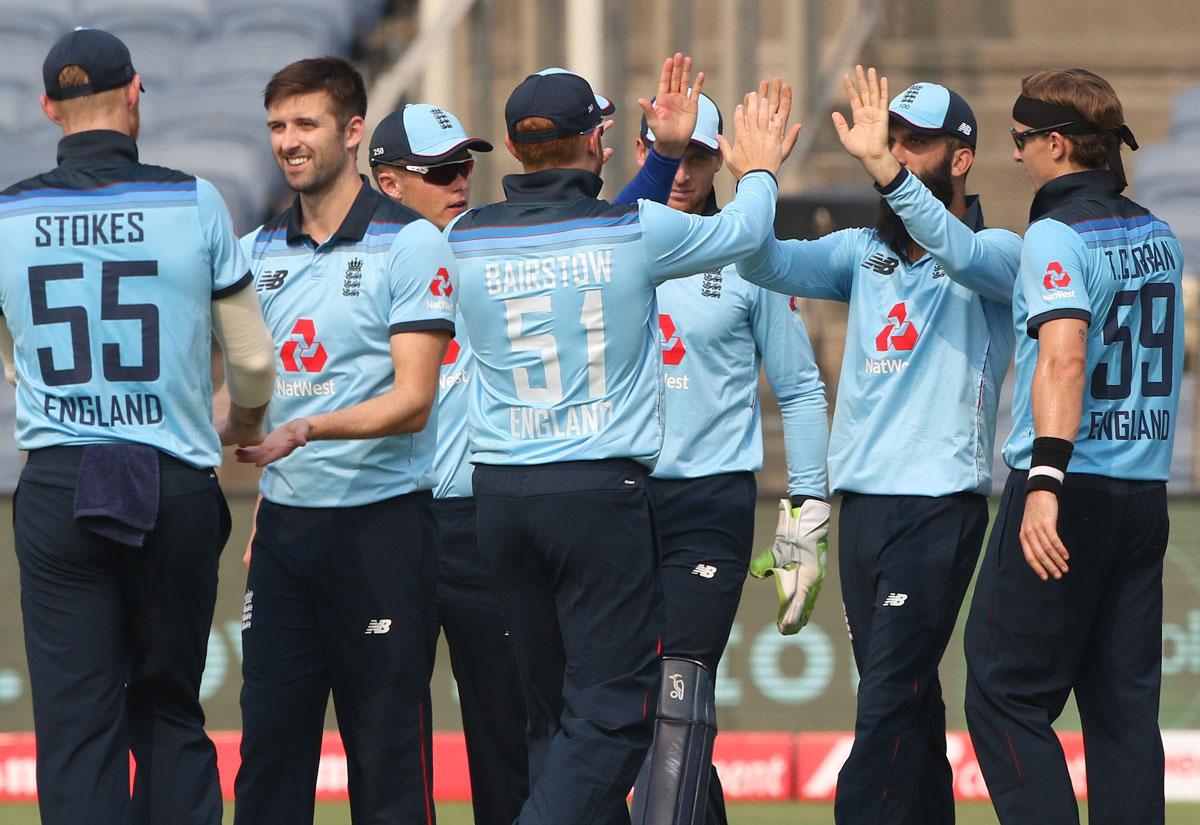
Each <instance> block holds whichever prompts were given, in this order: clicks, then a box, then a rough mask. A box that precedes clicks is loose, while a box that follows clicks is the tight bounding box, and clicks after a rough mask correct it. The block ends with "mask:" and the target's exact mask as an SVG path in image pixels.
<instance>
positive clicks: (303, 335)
mask: <svg viewBox="0 0 1200 825" xmlns="http://www.w3.org/2000/svg"><path fill="white" fill-rule="evenodd" d="M242 244H243V246H244V247H246V248H247V251H248V253H249V257H250V266H251V271H252V272H253V273H254V283H255V289H257V290H258V294H259V298H260V299H261V300H262V307H263V316H264V317H265V318H266V321H267V327H268V328H269V329H270V330H271V336H272V337H273V339H274V341H275V348H276V351H277V353H278V357H279V373H278V376H277V378H276V381H275V396H274V398H272V400H271V406H270V407H269V408H268V410H267V428H268V429H274V428H276V427H278V426H279V425H280V424H283V423H285V422H287V421H291V420H292V419H294V418H301V417H304V416H307V415H317V414H319V413H326V412H333V411H335V410H341V409H345V408H346V407H351V406H353V405H355V404H358V403H361V402H363V401H368V400H370V399H372V398H376V397H378V396H380V395H383V394H384V393H386V392H388V391H389V390H390V389H391V388H392V386H393V383H394V380H395V371H394V369H393V366H392V355H391V336H392V335H395V334H397V333H402V332H418V331H424V330H448V331H450V332H453V331H454V323H453V319H454V302H455V297H456V292H457V290H456V286H455V277H456V275H455V272H456V270H455V263H454V258H453V256H452V255H451V254H450V249H449V247H447V246H446V242H445V240H444V239H443V238H442V236H441V233H440V232H438V230H437V228H436V227H435V226H434V225H433V224H431V223H430V222H429V221H427V220H425V219H424V218H422V217H421V216H420V215H418V214H417V213H416V212H414V211H413V210H411V209H409V208H408V207H406V206H401V205H400V204H398V203H393V202H392V201H390V200H388V199H387V198H385V197H383V196H382V195H379V194H378V193H377V192H375V190H373V189H372V188H371V187H370V185H369V184H368V183H367V181H366V179H365V178H364V179H363V186H362V190H361V191H360V192H359V195H358V198H357V199H356V200H355V202H354V205H353V206H352V207H351V208H350V212H349V213H348V214H347V215H346V218H345V220H344V221H343V222H342V225H341V227H340V228H339V229H338V231H337V232H335V233H334V235H333V236H332V237H331V238H330V239H329V240H327V241H326V242H325V243H323V244H320V245H319V246H318V245H316V244H314V243H313V241H312V239H311V238H309V237H308V236H307V235H305V234H304V232H303V230H302V229H301V220H300V202H299V199H297V201H296V202H295V203H294V204H293V205H292V206H291V208H289V209H287V210H286V211H284V212H283V213H282V214H281V215H279V216H278V217H276V218H274V219H272V220H271V221H270V222H268V223H267V224H266V225H264V226H263V227H261V228H260V229H259V230H258V231H257V232H252V233H250V234H249V235H247V236H246V237H245V238H243V239H242ZM436 434H437V422H436V408H435V412H434V414H433V415H431V416H430V420H429V423H428V425H427V426H426V427H425V429H424V430H422V431H421V432H418V433H410V434H404V435H393V436H387V437H384V438H371V439H344V440H328V441H310V442H309V443H308V444H307V445H306V446H304V447H302V448H301V449H299V450H296V451H295V452H294V453H292V454H291V455H290V456H288V457H287V458H284V459H281V460H279V461H276V462H275V463H273V464H269V465H267V467H266V469H265V470H264V471H263V477H262V483H261V485H260V489H261V491H262V494H263V497H264V498H266V499H267V500H268V501H272V502H275V503H276V504H286V505H290V506H293V507H354V506H358V505H362V504H370V503H373V502H376V501H382V500H383V499H386V498H391V497H393V496H398V495H402V494H404V493H410V492H413V491H416V490H429V489H431V488H432V487H433V483H434V473H433V458H434V444H435V441H436Z"/></svg>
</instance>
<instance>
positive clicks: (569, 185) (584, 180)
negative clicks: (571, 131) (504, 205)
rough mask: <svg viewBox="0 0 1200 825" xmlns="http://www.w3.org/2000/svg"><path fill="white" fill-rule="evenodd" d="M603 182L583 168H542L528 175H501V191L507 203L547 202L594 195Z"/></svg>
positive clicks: (596, 194)
mask: <svg viewBox="0 0 1200 825" xmlns="http://www.w3.org/2000/svg"><path fill="white" fill-rule="evenodd" d="M603 186H604V181H602V180H601V179H600V177H599V176H598V175H593V174H592V173H591V172H588V171H587V170H585V169H543V170H542V171H541V172H532V173H530V174H528V175H505V176H504V194H505V196H506V197H507V199H508V201H509V202H510V203H549V202H553V201H573V200H579V199H580V198H595V197H598V196H599V195H600V189H601V188H602V187H603Z"/></svg>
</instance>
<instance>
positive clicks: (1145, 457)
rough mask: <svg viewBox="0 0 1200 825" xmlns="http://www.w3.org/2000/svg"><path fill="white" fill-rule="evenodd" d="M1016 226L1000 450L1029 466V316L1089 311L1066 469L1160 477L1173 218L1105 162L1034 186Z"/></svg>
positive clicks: (1172, 380)
mask: <svg viewBox="0 0 1200 825" xmlns="http://www.w3.org/2000/svg"><path fill="white" fill-rule="evenodd" d="M1030 216H1031V218H1033V223H1031V224H1030V226H1029V229H1028V231H1027V232H1026V233H1025V248H1024V250H1023V252H1022V254H1021V271H1020V275H1019V288H1018V289H1017V291H1016V297H1015V299H1014V302H1013V320H1014V322H1015V324H1016V327H1017V376H1016V377H1017V383H1016V391H1015V394H1014V396H1013V431H1012V435H1011V436H1009V439H1008V441H1007V442H1006V443H1005V445H1004V460H1005V462H1006V463H1007V464H1008V465H1009V466H1010V467H1014V468H1016V469H1020V470H1028V469H1029V460H1030V456H1031V453H1032V451H1033V437H1034V431H1033V409H1032V398H1031V388H1032V386H1033V371H1034V367H1035V366H1036V364H1037V354H1038V342H1037V333H1038V328H1039V327H1040V326H1041V325H1042V324H1044V323H1046V322H1047V321H1052V320H1054V319H1056V318H1078V319H1081V320H1084V321H1087V322H1088V338H1087V368H1086V372H1085V374H1084V381H1085V384H1084V390H1083V412H1082V415H1081V416H1080V419H1079V431H1078V432H1077V433H1076V435H1075V452H1074V454H1073V455H1072V456H1071V464H1070V467H1069V472H1072V473H1094V474H1096V475H1102V476H1109V477H1112V478H1122V479H1133V480H1143V481H1158V480H1161V481H1166V480H1167V478H1168V476H1169V475H1170V472H1171V449H1172V445H1173V443H1174V439H1175V417H1176V411H1177V409H1178V406H1179V382H1180V378H1181V376H1182V372H1183V300H1182V291H1181V290H1182V284H1181V281H1182V273H1183V251H1182V249H1181V248H1180V245H1179V241H1178V239H1176V237H1175V235H1174V233H1172V232H1171V228H1170V227H1169V226H1167V225H1166V224H1165V223H1164V222H1163V221H1161V220H1159V219H1158V218H1156V217H1154V215H1152V214H1150V212H1148V211H1147V210H1146V209H1145V208H1144V207H1142V206H1139V205H1138V204H1136V203H1134V202H1133V201H1131V200H1129V199H1128V198H1125V197H1122V196H1121V187H1120V185H1119V184H1118V182H1117V179H1116V177H1115V176H1113V174H1112V173H1111V172H1108V171H1105V170H1099V171H1091V172H1079V173H1076V174H1071V175H1064V176H1062V177H1059V178H1055V179H1054V180H1052V181H1050V182H1049V183H1047V184H1046V185H1045V186H1043V187H1042V188H1041V189H1040V190H1038V193H1037V195H1036V197H1035V198H1034V201H1033V208H1032V210H1031V212H1030Z"/></svg>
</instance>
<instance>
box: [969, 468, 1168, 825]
mask: <svg viewBox="0 0 1200 825" xmlns="http://www.w3.org/2000/svg"><path fill="white" fill-rule="evenodd" d="M1025 481H1026V474H1025V473H1023V472H1014V473H1013V474H1012V475H1011V476H1009V480H1008V484H1007V485H1006V486H1005V488H1004V498H1003V500H1002V501H1001V504H1000V512H999V513H998V514H997V516H996V525H995V527H994V528H993V530H992V536H991V540H990V541H989V542H988V549H987V554H986V555H985V556H984V560H983V565H982V566H981V568H980V571H979V581H978V583H977V585H976V587H975V596H974V599H973V601H972V603H971V613H970V617H969V619H968V620H967V633H966V639H965V643H966V651H967V667H968V670H967V701H966V710H967V724H968V726H969V728H970V731H971V741H972V743H973V744H974V746H975V753H976V754H977V755H978V757H979V766H980V768H981V769H982V770H983V778H984V779H985V780H986V782H987V786H988V791H989V793H990V794H991V796H992V804H993V805H994V806H995V808H996V814H997V815H998V816H999V818H1000V822H1001V823H1003V825H1023V824H1024V823H1055V825H1072V824H1073V823H1078V822H1079V810H1078V806H1077V805H1076V802H1075V794H1074V792H1073V791H1072V788H1071V779H1070V776H1069V775H1068V773H1067V765H1066V761H1065V759H1064V758H1063V752H1062V748H1061V746H1060V745H1059V742H1058V739H1057V737H1056V736H1055V734H1054V730H1053V729H1052V728H1051V725H1052V723H1053V722H1054V720H1056V719H1057V718H1058V716H1059V714H1061V713H1062V710H1063V706H1064V705H1065V704H1066V701H1067V697H1068V695H1069V694H1070V693H1071V691H1072V690H1074V692H1075V702H1076V704H1077V705H1078V707H1079V718H1080V721H1081V722H1082V724H1083V741H1084V753H1085V758H1086V762H1087V779H1088V822H1089V823H1091V825H1119V824H1120V825H1126V824H1127V823H1133V822H1136V823H1138V825H1156V823H1159V824H1161V823H1162V822H1163V821H1164V800H1163V746H1162V737H1161V735H1160V733H1159V728H1158V703H1159V690H1160V687H1161V684H1162V607H1163V596H1162V576H1163V556H1164V554H1165V553H1166V548H1167V533H1168V527H1169V525H1168V520H1167V496H1166V485H1165V484H1163V483H1161V482H1134V481H1120V480H1117V479H1111V478H1103V477H1100V476H1088V475H1081V474H1075V473H1069V474H1068V475H1067V478H1066V482H1065V484H1064V487H1063V491H1062V494H1061V495H1060V496H1059V508H1060V509H1059V519H1058V530H1059V535H1060V537H1061V538H1062V540H1063V544H1064V545H1065V546H1066V548H1067V551H1068V552H1069V553H1070V555H1071V557H1070V559H1069V560H1068V561H1067V566H1068V568H1069V570H1068V572H1067V573H1066V574H1065V575H1064V576H1063V577H1062V578H1061V579H1059V580H1057V581H1056V580H1054V579H1050V580H1049V581H1045V582H1043V581H1042V580H1041V579H1039V578H1038V577H1037V575H1036V574H1035V573H1034V572H1033V570H1032V569H1031V568H1030V567H1029V565H1028V564H1027V563H1026V561H1025V557H1024V554H1023V553H1022V551H1021V543H1020V529H1021V520H1022V518H1023V517H1024V513H1025Z"/></svg>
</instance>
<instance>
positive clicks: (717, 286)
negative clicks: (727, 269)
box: [700, 269, 721, 298]
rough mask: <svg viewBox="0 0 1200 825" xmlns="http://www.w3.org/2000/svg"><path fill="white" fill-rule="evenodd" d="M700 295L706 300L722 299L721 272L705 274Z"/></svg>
mask: <svg viewBox="0 0 1200 825" xmlns="http://www.w3.org/2000/svg"><path fill="white" fill-rule="evenodd" d="M700 294H701V295H703V296H704V297H705V298H720V297H721V270H719V269H718V270H715V271H712V272H705V273H704V280H703V282H702V283H701V285H700Z"/></svg>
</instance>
